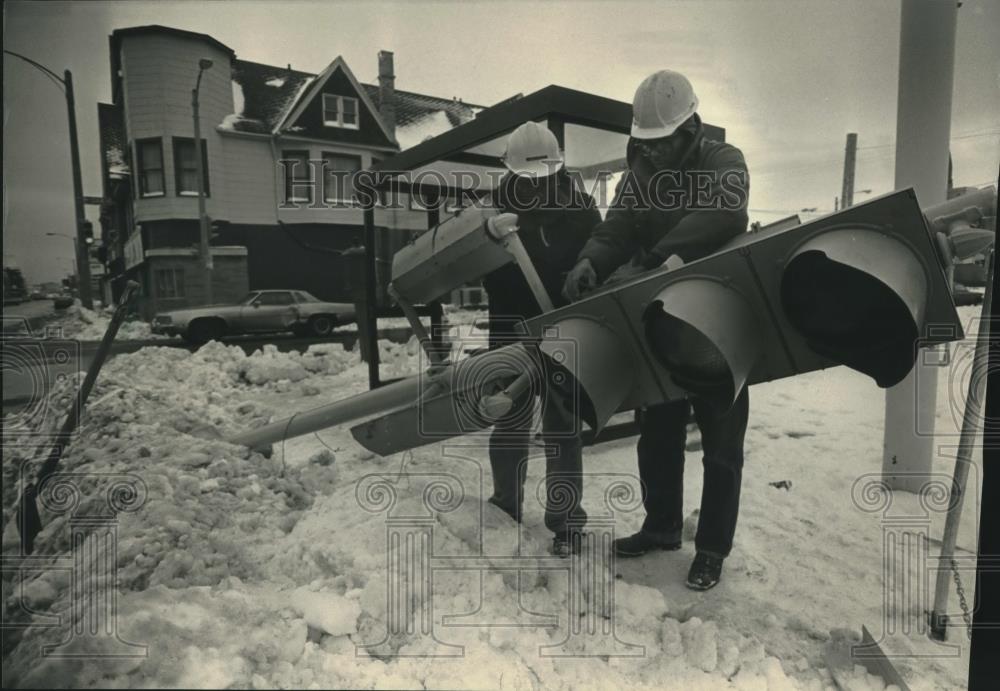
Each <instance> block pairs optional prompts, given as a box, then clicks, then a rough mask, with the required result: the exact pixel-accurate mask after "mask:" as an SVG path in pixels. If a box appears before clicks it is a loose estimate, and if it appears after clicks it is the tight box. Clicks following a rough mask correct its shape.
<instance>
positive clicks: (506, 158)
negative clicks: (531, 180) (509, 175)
mask: <svg viewBox="0 0 1000 691" xmlns="http://www.w3.org/2000/svg"><path fill="white" fill-rule="evenodd" d="M503 163H504V165H505V166H507V168H509V169H510V170H511V171H512V172H514V173H517V174H518V175H526V176H529V177H545V176H547V175H552V174H553V173H555V172H556V171H557V170H559V169H560V168H562V167H563V156H562V152H561V151H559V142H558V141H557V140H556V135H554V134H552V131H551V130H550V129H549V128H548V127H546V126H545V125H539V124H538V123H537V122H532V121H529V122H526V123H524V124H523V125H521V126H520V127H518V128H517V129H516V130H514V131H513V132H511V135H510V137H508V139H507V151H506V153H504V155H503Z"/></svg>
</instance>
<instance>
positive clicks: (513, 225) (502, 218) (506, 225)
mask: <svg viewBox="0 0 1000 691" xmlns="http://www.w3.org/2000/svg"><path fill="white" fill-rule="evenodd" d="M486 229H487V230H488V231H489V232H490V235H492V236H493V237H495V238H496V239H497V240H502V239H503V238H504V237H505V236H507V235H510V234H511V233H513V232H516V231H517V214H498V215H496V216H490V217H489V219H488V220H487V221H486Z"/></svg>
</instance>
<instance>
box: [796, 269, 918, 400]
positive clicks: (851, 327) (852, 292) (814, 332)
mask: <svg viewBox="0 0 1000 691" xmlns="http://www.w3.org/2000/svg"><path fill="white" fill-rule="evenodd" d="M781 300H782V304H783V306H784V309H785V313H786V314H787V316H788V320H789V321H790V322H791V323H792V325H793V326H794V327H795V328H796V329H798V331H799V332H800V333H801V334H802V335H803V336H804V337H805V339H806V343H807V344H808V345H809V347H810V348H811V349H812V350H814V351H815V352H817V353H819V354H820V355H823V356H825V357H828V358H830V359H831V360H834V361H836V362H838V363H840V364H843V365H847V366H848V367H851V368H852V369H856V370H858V371H859V372H862V373H864V374H867V375H869V376H870V377H872V378H873V379H875V381H876V382H877V383H878V385H879V386H882V387H888V386H892V385H894V384H897V383H899V382H900V381H901V380H902V379H903V378H904V377H905V376H906V374H907V373H908V372H909V371H910V368H911V367H912V366H913V362H914V358H915V350H914V344H915V342H916V339H917V337H918V333H917V325H916V323H915V321H914V319H913V315H912V314H911V311H910V309H909V308H908V307H907V304H906V303H905V302H904V301H903V299H902V298H901V297H900V295H899V294H897V292H896V291H895V290H893V288H892V287H890V286H889V285H887V284H886V283H884V282H883V281H881V280H879V279H878V278H876V277H875V276H873V275H871V274H870V273H868V272H867V271H864V270H862V269H860V268H857V267H854V266H850V265H849V264H846V263H842V262H839V261H836V260H834V259H831V258H830V257H829V256H828V255H827V253H825V252H823V251H821V250H808V251H805V252H801V253H800V254H798V255H796V256H795V257H794V258H793V259H792V260H791V262H789V264H788V266H787V268H786V269H785V273H784V275H783V276H782V280H781Z"/></svg>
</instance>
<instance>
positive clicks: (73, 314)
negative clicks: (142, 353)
mask: <svg viewBox="0 0 1000 691" xmlns="http://www.w3.org/2000/svg"><path fill="white" fill-rule="evenodd" d="M113 312H114V310H113V309H110V308H109V309H103V310H89V309H87V308H86V307H84V306H83V305H81V304H80V301H79V300H77V301H75V302H74V303H73V305H72V306H71V307H69V308H67V310H66V313H65V314H64V315H63V316H61V317H60V318H59V319H57V320H56V321H54V322H53V323H52V324H51V326H54V327H56V328H60V329H62V335H63V337H65V338H73V339H76V340H78V341H100V340H101V339H102V338H104V333H105V332H106V331H107V330H108V324H110V323H111V316H112V314H113ZM170 338H172V337H171V336H164V335H162V334H154V333H153V332H152V330H151V329H150V326H149V323H148V322H144V321H142V320H138V319H131V320H126V321H124V322H122V324H121V326H120V327H118V334H117V335H116V336H115V340H118V341H145V340H151V339H156V340H159V339H170Z"/></svg>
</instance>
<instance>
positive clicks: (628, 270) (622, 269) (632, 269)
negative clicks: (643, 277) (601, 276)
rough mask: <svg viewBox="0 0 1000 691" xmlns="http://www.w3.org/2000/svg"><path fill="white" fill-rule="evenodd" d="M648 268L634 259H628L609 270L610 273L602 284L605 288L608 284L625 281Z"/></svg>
mask: <svg viewBox="0 0 1000 691" xmlns="http://www.w3.org/2000/svg"><path fill="white" fill-rule="evenodd" d="M647 271H649V269H647V268H646V267H645V266H643V265H642V264H639V263H637V262H635V261H630V262H629V263H628V264H622V265H621V266H619V267H618V268H617V269H615V270H614V271H612V272H611V275H610V276H608V277H607V279H605V281H604V284H603V286H604V287H605V288H607V287H608V286H612V285H615V284H616V283H624V282H625V281H627V280H629V279H632V278H635V277H636V276H638V275H639V274H644V273H646V272H647Z"/></svg>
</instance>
